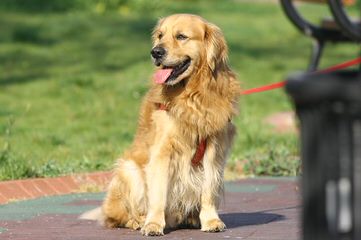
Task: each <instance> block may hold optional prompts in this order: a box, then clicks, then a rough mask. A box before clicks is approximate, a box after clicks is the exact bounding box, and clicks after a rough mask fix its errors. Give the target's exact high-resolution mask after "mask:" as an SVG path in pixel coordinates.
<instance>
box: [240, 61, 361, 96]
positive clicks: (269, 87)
mask: <svg viewBox="0 0 361 240" xmlns="http://www.w3.org/2000/svg"><path fill="white" fill-rule="evenodd" d="M359 63H361V57H359V58H356V59H353V60H350V61H347V62H344V63H340V64H337V65H335V66H332V67H329V68H326V69H322V70H318V71H315V72H314V73H329V72H333V71H336V70H340V69H343V68H348V67H351V66H353V65H356V64H359ZM285 84H286V81H282V82H277V83H272V84H268V85H265V86H261V87H255V88H251V89H246V90H244V91H242V92H241V94H243V95H247V94H252V93H258V92H265V91H269V90H273V89H276V88H281V87H283V86H284V85H285Z"/></svg>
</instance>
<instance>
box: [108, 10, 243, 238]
mask: <svg viewBox="0 0 361 240" xmlns="http://www.w3.org/2000/svg"><path fill="white" fill-rule="evenodd" d="M180 33H181V34H183V35H185V36H186V39H178V37H177V34H178V35H179V34H180ZM183 35H182V36H183ZM179 38H180V37H179ZM153 43H154V46H162V47H164V48H165V49H166V50H167V55H166V57H165V58H164V61H163V62H162V64H163V65H167V64H170V65H174V64H178V63H180V62H181V61H184V59H185V58H189V59H191V64H190V66H189V67H188V69H187V70H186V71H185V72H184V73H182V74H181V75H180V76H179V77H177V79H175V80H174V81H172V82H171V83H169V84H155V83H153V84H152V86H151V88H150V90H149V91H148V93H147V94H146V96H145V97H144V100H143V103H142V105H141V110H140V116H139V123H138V130H137V133H136V136H135V139H134V142H133V144H132V146H131V147H130V148H129V149H128V150H127V151H126V152H125V153H124V155H123V156H122V157H121V158H120V159H119V160H118V161H117V165H116V168H115V170H114V177H113V179H112V181H111V183H110V185H109V188H108V192H107V195H106V198H105V200H104V203H103V205H102V215H103V222H104V224H105V225H106V226H108V227H128V228H132V229H140V228H141V232H142V233H143V234H144V235H163V229H164V228H165V227H169V228H173V227H177V226H180V225H187V226H190V227H196V228H198V227H201V230H202V231H209V232H215V231H223V230H224V228H225V225H224V223H223V222H222V221H221V220H220V218H219V216H218V214H217V207H218V203H219V197H220V193H221V192H222V188H223V169H224V164H225V161H226V158H227V155H228V153H229V150H230V147H231V144H232V139H233V137H234V135H235V127H234V125H233V124H232V122H231V119H232V118H233V116H234V115H235V114H236V113H237V108H238V106H237V102H238V96H239V92H240V87H239V84H238V82H237V80H236V77H235V74H234V73H233V72H232V71H231V70H230V68H229V67H228V65H227V46H226V43H225V40H224V37H223V34H222V32H221V30H220V29H219V28H218V27H217V26H215V25H213V24H211V23H209V22H207V21H205V20H204V19H202V18H200V17H198V16H195V15H188V14H177V15H172V16H169V17H166V18H164V19H161V20H160V21H159V22H158V25H157V26H156V27H155V29H154V32H153ZM160 67H162V66H160ZM157 103H162V104H165V105H166V106H167V109H168V110H167V111H164V110H159V109H158V108H157ZM200 139H207V147H206V152H205V155H204V158H203V161H202V164H201V165H199V166H192V165H191V159H192V157H193V155H194V153H195V151H196V149H197V144H198V142H199V140H200Z"/></svg>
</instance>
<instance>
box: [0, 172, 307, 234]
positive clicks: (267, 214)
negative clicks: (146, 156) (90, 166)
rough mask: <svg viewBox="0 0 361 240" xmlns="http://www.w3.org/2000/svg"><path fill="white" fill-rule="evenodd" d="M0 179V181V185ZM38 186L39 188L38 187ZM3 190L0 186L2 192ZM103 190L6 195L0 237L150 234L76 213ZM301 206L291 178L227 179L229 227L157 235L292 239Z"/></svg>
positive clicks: (92, 204) (297, 230)
mask: <svg viewBox="0 0 361 240" xmlns="http://www.w3.org/2000/svg"><path fill="white" fill-rule="evenodd" d="M107 174H108V173H105V174H100V175H102V176H103V177H101V178H100V177H99V176H100V175H98V180H94V182H97V181H103V182H104V180H105V178H104V176H106V175H107ZM107 176H109V175H107ZM95 178H96V177H94V179H95ZM45 181H47V180H45ZM9 183H10V182H9ZM54 183H58V182H55V181H54ZM4 184H5V183H4V182H3V183H0V185H2V187H3V186H4ZM12 184H14V183H13V182H11V184H10V185H9V186H11V188H12V187H15V188H16V187H18V186H17V185H12ZM63 185H64V183H63ZM65 185H66V184H65ZM51 187H52V189H53V190H52V193H51V194H50V193H49V195H53V194H58V193H59V192H60V190H57V191H55V192H54V186H53V185H52V186H51ZM38 188H39V191H41V187H38ZM74 188H75V186H74ZM64 189H67V188H65V187H64ZM2 190H3V189H2V188H1V186H0V192H1V193H2V194H3V192H2ZM67 191H69V189H67ZM7 192H8V191H7ZM38 194H39V193H38ZM28 195H30V191H29V190H28ZM12 196H14V195H12ZM103 196H104V193H73V194H67V195H58V196H47V197H42V198H36V199H31V200H26V201H16V202H11V201H10V203H8V204H3V205H0V239H9V240H11V239H14V240H20V239H21V240H25V239H37V240H42V239H51V240H52V239H55V240H56V239H59V240H60V239H61V240H64V239H69V240H70V239H71V240H73V239H75V240H76V239H86V240H92V239H94V240H95V239H146V238H150V237H142V236H141V235H140V233H139V232H138V231H132V230H128V229H105V228H103V227H101V226H99V225H98V224H97V223H95V222H93V221H86V220H79V219H78V216H79V214H81V213H83V212H84V211H86V210H89V209H92V208H94V207H96V206H99V205H100V203H101V199H102V198H103ZM299 212H300V199H299V189H298V184H297V181H295V180H294V179H288V178H286V179H284V178H256V179H245V180H240V181H236V182H227V183H226V191H225V195H224V201H223V203H222V204H221V209H220V216H221V218H222V219H223V221H224V222H225V223H226V225H227V227H228V228H227V230H226V231H225V232H222V233H203V232H201V231H200V230H198V229H178V230H168V231H167V232H166V235H165V236H164V237H160V239H199V240H201V239H207V240H211V239H249V240H256V239H257V240H296V239H300V227H299ZM153 239H154V238H153Z"/></svg>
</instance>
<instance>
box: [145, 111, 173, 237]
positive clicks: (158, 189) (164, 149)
mask: <svg viewBox="0 0 361 240" xmlns="http://www.w3.org/2000/svg"><path fill="white" fill-rule="evenodd" d="M160 116H161V115H160V114H159V116H158V119H157V121H158V122H163V121H161V120H167V117H164V116H162V117H160ZM166 122H167V123H168V124H166V125H162V126H167V127H165V128H164V127H163V128H162V129H160V128H157V135H158V136H157V137H156V141H155V142H156V143H155V144H154V145H153V146H152V148H151V153H150V160H149V163H148V164H147V166H146V169H145V173H146V185H147V199H148V210H147V217H146V220H145V224H144V227H143V228H142V230H141V231H142V234H143V235H146V236H160V235H164V234H163V229H164V227H165V212H164V211H165V208H166V202H167V192H168V181H169V180H168V177H169V162H170V158H171V153H172V151H173V149H172V144H171V139H172V138H171V136H170V135H171V133H170V132H171V130H170V126H171V124H170V123H169V121H166ZM163 123H164V122H163Z"/></svg>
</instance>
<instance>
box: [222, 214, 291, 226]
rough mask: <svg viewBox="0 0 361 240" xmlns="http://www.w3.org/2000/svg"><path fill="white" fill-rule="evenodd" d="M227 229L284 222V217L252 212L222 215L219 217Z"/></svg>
mask: <svg viewBox="0 0 361 240" xmlns="http://www.w3.org/2000/svg"><path fill="white" fill-rule="evenodd" d="M219 216H220V218H221V219H222V220H223V222H224V223H225V224H226V226H227V228H237V227H242V226H250V225H261V224H267V223H270V222H278V221H283V220H285V216H283V215H280V214H275V213H266V212H254V213H238V212H235V213H223V214H220V215H219Z"/></svg>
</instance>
